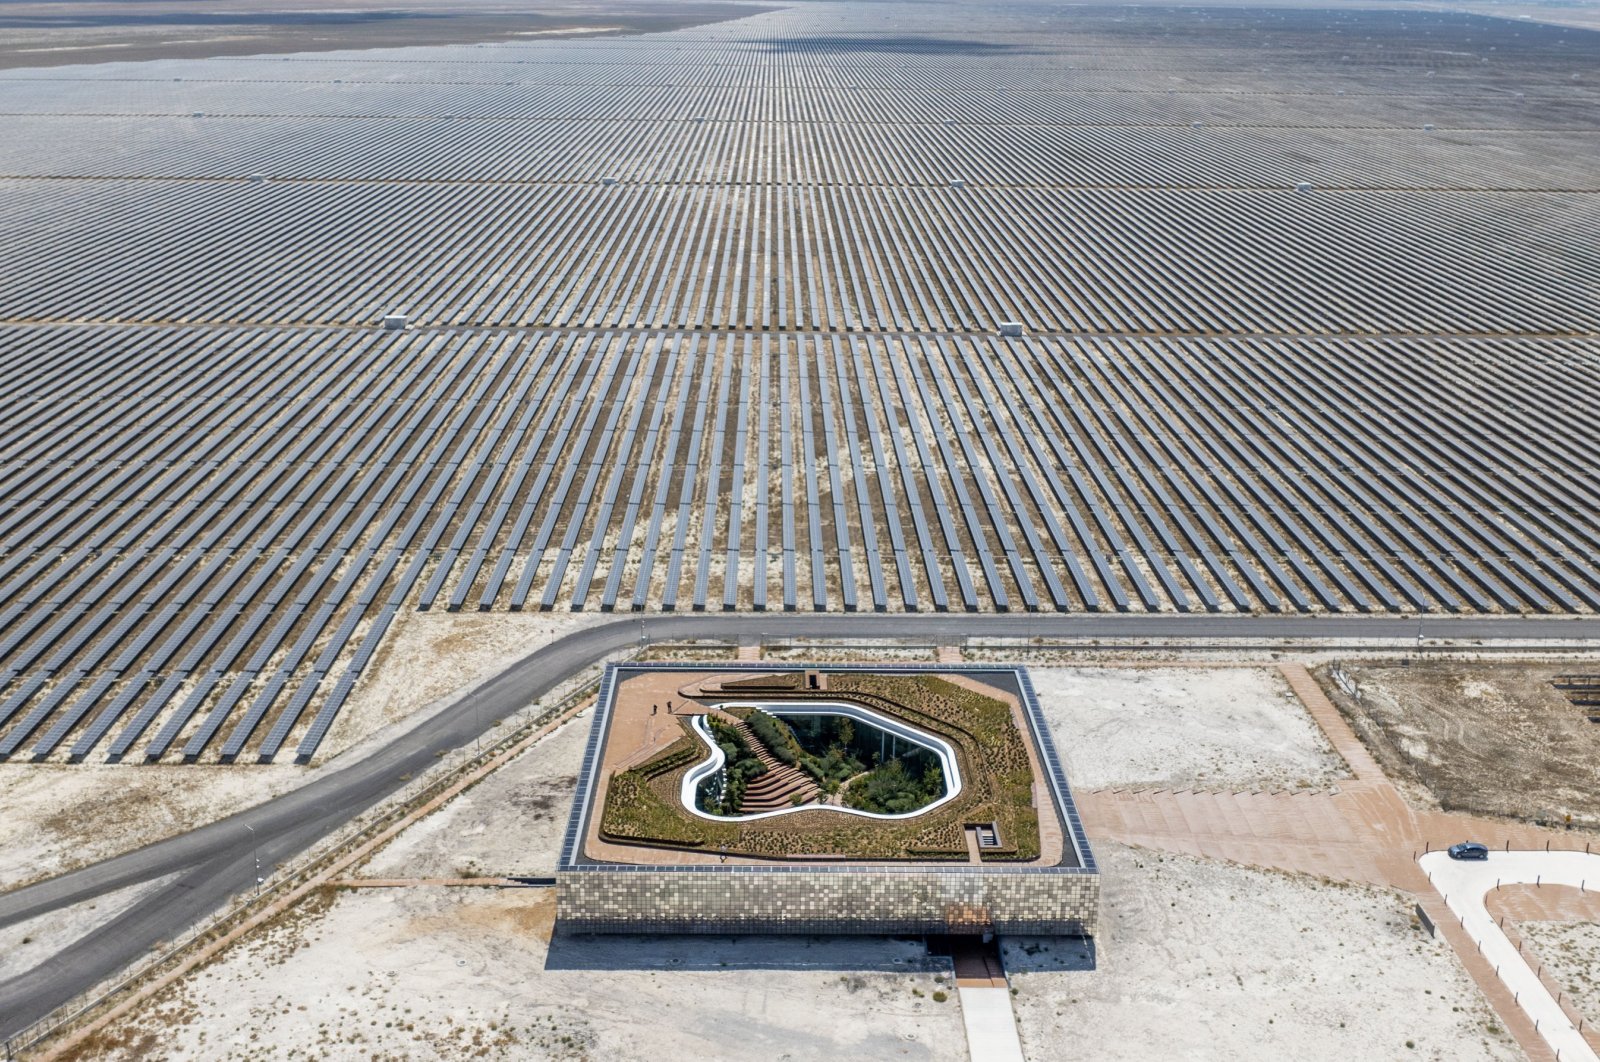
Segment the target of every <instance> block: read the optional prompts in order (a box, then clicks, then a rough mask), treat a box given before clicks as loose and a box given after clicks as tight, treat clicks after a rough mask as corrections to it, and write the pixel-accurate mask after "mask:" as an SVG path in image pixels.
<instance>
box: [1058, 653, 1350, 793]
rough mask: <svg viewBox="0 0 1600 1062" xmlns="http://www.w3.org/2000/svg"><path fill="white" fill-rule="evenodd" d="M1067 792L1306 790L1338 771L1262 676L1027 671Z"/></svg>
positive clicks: (1317, 738)
mask: <svg viewBox="0 0 1600 1062" xmlns="http://www.w3.org/2000/svg"><path fill="white" fill-rule="evenodd" d="M1030 675H1031V677H1032V679H1033V685H1034V690H1035V692H1037V694H1038V697H1039V706H1040V709H1041V710H1042V711H1043V712H1044V716H1045V719H1046V720H1047V721H1048V722H1049V724H1050V729H1051V731H1052V734H1053V736H1054V738H1055V743H1056V749H1057V751H1058V752H1059V753H1060V755H1061V759H1062V763H1063V764H1064V766H1065V767H1066V771H1067V781H1068V782H1069V783H1070V784H1071V785H1073V786H1074V787H1076V788H1082V789H1104V788H1110V787H1113V786H1116V787H1142V788H1150V789H1158V788H1163V789H1186V788H1195V789H1278V790H1284V789H1312V788H1325V787H1326V786H1328V785H1329V784H1331V783H1332V782H1334V781H1335V780H1337V779H1339V778H1345V777H1348V772H1347V771H1346V770H1345V766H1344V764H1343V763H1342V762H1341V761H1340V759H1339V757H1338V756H1337V755H1336V754H1335V753H1334V751H1333V749H1332V748H1331V747H1330V746H1329V745H1328V743H1327V740H1326V739H1325V738H1323V736H1322V733H1321V732H1320V731H1319V730H1318V729H1317V727H1316V724H1315V723H1313V722H1312V720H1311V717H1310V716H1308V715H1307V714H1306V711H1305V708H1304V707H1302V706H1301V704H1300V701H1299V700H1298V699H1297V698H1296V697H1295V696H1294V694H1293V693H1292V692H1290V690H1289V686H1288V684H1287V683H1286V682H1285V681H1284V680H1283V677H1282V676H1281V675H1279V674H1278V673H1277V672H1276V671H1274V670H1271V669H1269V668H1230V667H1198V668H1183V667H1165V668H1162V667H1145V668H1115V667H1105V668H1035V669H1032V670H1031V671H1030Z"/></svg>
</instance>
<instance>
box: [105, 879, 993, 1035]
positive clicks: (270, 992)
mask: <svg viewBox="0 0 1600 1062" xmlns="http://www.w3.org/2000/svg"><path fill="white" fill-rule="evenodd" d="M554 913H555V905H554V895H553V893H551V892H549V891H547V890H522V889H513V890H489V889H442V888H410V889H356V890H349V891H345V892H342V893H339V894H337V896H336V898H334V899H333V900H332V902H331V904H329V905H327V908H326V910H325V911H321V912H318V911H316V910H314V909H312V910H308V911H307V912H306V913H305V914H304V915H303V916H302V917H300V918H298V919H295V920H291V921H289V922H287V923H285V924H284V925H282V926H280V927H278V928H276V929H274V930H273V931H272V932H271V933H268V934H264V935H262V936H260V937H257V938H255V939H254V940H252V941H250V942H249V943H247V944H245V945H244V946H242V947H240V948H238V949H235V950H234V951H232V952H230V953H229V954H228V955H226V956H225V957H224V958H223V959H221V960H220V961H219V962H217V963H215V964H213V965H211V966H209V967H207V968H206V969H205V970H204V971H203V972H201V973H200V974H198V975H196V976H195V977H193V978H190V979H189V980H188V981H186V982H184V983H183V984H182V985H180V986H179V987H178V988H177V989H175V990H174V991H173V992H170V993H168V995H166V996H165V997H163V998H162V999H161V1000H159V1001H158V1002H157V1003H156V1004H154V1005H153V1006H151V1007H148V1008H147V1009H146V1010H145V1011H144V1012H143V1013H142V1014H141V1016H140V1017H139V1018H138V1019H136V1020H135V1021H133V1022H131V1023H128V1024H125V1025H123V1026H120V1027H118V1028H117V1029H116V1030H115V1031H114V1033H113V1035H111V1036H109V1037H107V1038H105V1039H103V1040H102V1041H100V1042H99V1043H97V1044H95V1045H92V1052H91V1053H92V1054H93V1057H95V1058H97V1059H106V1060H124V1059H137V1058H163V1059H205V1060H207V1062H212V1060H221V1059H250V1060H251V1062H255V1060H258V1059H287V1058H310V1057H317V1058H339V1057H343V1058H351V1057H366V1058H378V1057H384V1058H405V1059H408V1060H409V1059H451V1060H454V1059H460V1058H471V1057H480V1058H517V1059H642V1058H663V1059H669V1058H705V1059H740V1060H748V1059H751V1058H763V1057H765V1058H773V1059H780V1058H781V1059H793V1060H801V1059H841V1058H861V1059H874V1060H876V1059H918V1060H928V1062H943V1060H949V1062H955V1060H958V1059H960V1060H965V1059H966V1057H967V1046H966V1038H965V1035H964V1033H963V1031H962V1026H961V1012H960V1009H959V1005H958V1003H957V1002H956V1000H955V998H954V997H955V993H954V992H953V991H951V992H950V993H949V996H950V998H949V999H948V1000H946V1001H944V1002H938V1001H936V1000H935V999H934V993H935V992H937V991H940V990H941V988H940V984H941V981H943V980H947V978H948V974H947V972H946V970H947V967H946V965H945V962H946V960H937V961H936V962H930V961H929V960H926V959H925V958H923V957H922V956H923V949H922V947H921V945H920V944H912V943H907V942H897V941H885V940H878V939H862V940H847V939H846V940H841V939H826V940H824V939H817V938H809V939H808V938H793V939H789V938H781V939H780V938H764V937H739V938H651V937H622V938H615V939H608V938H604V937H592V938H582V939H567V938H557V939H556V941H555V942H554V944H552V943H551V941H550V931H551V921H552V919H553V917H554ZM936 978H938V979H941V980H936ZM945 987H946V988H948V987H949V986H948V985H947V984H946V985H945ZM687 1000H692V1002H693V1005H692V1006H685V1005H683V1004H684V1002H685V1001H687ZM819 1015H826V1020H821V1021H819V1020H818V1018H819Z"/></svg>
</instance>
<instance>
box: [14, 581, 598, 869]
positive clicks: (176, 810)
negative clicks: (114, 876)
mask: <svg viewBox="0 0 1600 1062" xmlns="http://www.w3.org/2000/svg"><path fill="white" fill-rule="evenodd" d="M604 618H605V617H603V616H600V615H598V614H580V615H573V614H570V613H549V614H544V613H514V614H504V613H498V614H493V615H484V614H480V613H447V612H413V613H409V614H407V615H406V616H405V617H404V618H403V619H402V620H401V621H400V622H399V623H397V624H396V625H395V627H394V629H393V630H392V631H390V633H389V635H388V637H387V638H386V639H385V646H384V648H383V650H382V651H381V652H380V653H379V656H378V658H377V659H376V660H375V661H374V663H373V666H372V669H371V670H370V671H369V672H368V676H367V678H366V679H365V680H364V681H363V682H362V684H361V685H360V686H358V687H357V689H356V692H355V694H354V695H353V696H352V697H351V698H350V702H349V703H348V704H347V705H346V706H345V708H344V711H343V712H341V713H340V717H339V720H338V722H336V723H335V724H334V728H333V730H332V731H331V732H330V733H329V735H328V740H327V741H326V742H325V743H324V746H323V748H324V750H325V751H326V756H325V757H323V762H322V763H321V765H320V766H312V767H297V766H295V765H294V764H292V763H275V764H265V765H260V764H254V763H241V764H237V765H233V766H226V765H220V764H189V765H183V764H158V765H153V766H147V765H144V764H141V763H137V762H131V761H130V762H127V763H122V764H100V763H79V764H54V763H41V764H34V763H8V764H6V768H5V770H3V771H0V808H3V809H4V814H0V891H3V890H6V889H11V888H15V887H17V886H19V885H24V884H27V883H29V882H32V881H37V880H40V879H41V878H47V877H51V876H53V875H55V874H60V873H62V872H63V871H67V870H71V869H73V868H75V867H80V866H84V865H86V864H89V863H93V862H96V861H98V860H101V859H106V858H108V857H110V856H113V855H118V854H120V853H122V852H127V851H132V850H133V849H135V848H139V847H142V846H144V845H147V844H150V843H151V842H154V841H158V840H161V839H162V838H164V837H170V836H173V835H175V834H178V833H182V832H184V831H185V830H190V829H193V828H195V827H196V826H200V825H203V824H205V823H207V822H214V821H216V820H217V819H220V818H225V817H226V816H228V815H231V814H233V813H234V812H236V811H241V810H243V809H244V808H247V807H251V806H253V805H255V804H259V803H261V802H262V801H265V800H269V799H271V798H272V797H275V796H277V795H279V794H280V793H284V792H286V791H288V790H290V789H293V788H295V787H296V786H300V785H304V784H305V783H306V782H308V781H310V780H311V779H312V778H313V777H315V776H316V775H317V773H318V772H319V771H325V770H328V769H330V768H334V769H336V768H337V767H338V766H339V765H340V759H338V758H337V754H339V753H343V754H344V755H345V756H346V757H350V758H355V757H359V756H362V755H364V754H365V753H366V752H368V751H369V750H370V749H371V748H372V747H374V746H375V745H378V744H381V743H382V742H384V741H386V740H388V739H389V738H390V737H391V736H392V735H393V734H394V733H395V732H396V731H397V730H398V729H400V728H404V727H407V726H412V725H415V723H416V722H418V721H419V720H421V719H422V718H425V717H426V716H428V715H431V714H433V713H436V712H439V711H442V710H444V709H445V708H447V707H448V706H449V705H450V704H452V703H453V702H454V701H455V700H456V699H457V698H458V697H459V696H460V695H461V694H462V693H464V692H465V691H466V690H468V689H470V688H472V687H473V686H475V685H477V684H479V683H481V682H483V681H484V680H486V679H488V678H490V677H492V676H493V675H495V674H497V673H499V672H500V671H502V670H503V669H505V668H506V667H508V666H509V665H510V664H512V663H514V662H515V661H517V660H519V659H521V658H522V657H523V656H526V655H527V654H528V653H530V652H532V651H533V650H534V649H536V648H538V647H539V646H541V645H543V644H545V643H547V642H549V641H551V640H553V639H555V638H558V637H560V636H561V635H563V634H566V633H568V632H569V631H572V630H576V629H578V628H579V627H581V626H584V625H586V624H591V623H596V622H600V621H602V620H604ZM346 762H348V761H346ZM563 814H564V813H563Z"/></svg>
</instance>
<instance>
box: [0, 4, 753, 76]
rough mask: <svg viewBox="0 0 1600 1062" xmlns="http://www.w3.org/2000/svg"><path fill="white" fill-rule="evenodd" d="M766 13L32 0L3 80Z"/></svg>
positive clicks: (6, 36) (610, 30) (648, 28)
mask: <svg viewBox="0 0 1600 1062" xmlns="http://www.w3.org/2000/svg"><path fill="white" fill-rule="evenodd" d="M763 10H766V9H765V8H761V7H755V6H744V5H740V4H731V3H717V2H715V0H690V2H685V3H677V2H673V3H665V2H662V0H617V2H612V3H608V4H606V5H604V6H603V7H598V8H597V7H596V6H595V5H593V4H587V3H581V2H579V0H476V2H473V3H469V4H464V5H455V4H439V3H436V2H432V0H381V2H379V0H344V2H341V3H339V4H337V5H329V6H328V7H327V8H325V9H323V10H317V9H316V8H314V7H312V6H309V5H301V6H288V7H285V6H282V5H278V4H274V3H271V2H270V0H209V2H208V3H206V4H205V5H204V7H203V10H201V9H200V7H199V6H198V5H195V4H192V3H185V2H181V0H87V2H79V0H35V2H28V0H21V2H15V0H13V2H7V3H4V4H0V70H5V69H12V68H17V67H39V66H62V65H67V64H74V63H105V62H131V61H143V60H148V59H199V58H207V57H211V56H231V55H261V54H267V53H277V52H326V51H336V50H342V49H349V48H403V47H408V46H413V45H425V44H427V45H431V44H469V43H477V42H490V41H519V40H537V39H539V38H540V37H547V36H548V37H593V36H600V35H611V34H624V33H659V32H663V31H666V30H674V29H682V28H684V27H686V26H696V25H701V24H704V23H707V22H721V21H723V20H725V19H730V18H744V17H746V16H747V15H753V14H758V13H760V12H761V11H763Z"/></svg>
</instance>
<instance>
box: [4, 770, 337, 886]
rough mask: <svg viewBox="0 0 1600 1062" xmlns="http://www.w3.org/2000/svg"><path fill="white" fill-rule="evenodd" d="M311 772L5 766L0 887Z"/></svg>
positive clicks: (135, 844)
mask: <svg viewBox="0 0 1600 1062" xmlns="http://www.w3.org/2000/svg"><path fill="white" fill-rule="evenodd" d="M309 777H310V773H309V772H307V771H306V770H305V769H304V768H296V767H288V766H284V767H279V766H272V767H254V766H239V767H222V766H206V765H200V764H195V765H191V766H166V765H162V766H155V767H145V766H139V765H135V764H90V763H80V764H72V765H65V764H53V763H44V764H32V763H28V764H21V763H18V764H7V765H6V769H5V770H4V771H0V808H4V809H5V811H4V814H0V891H3V890H6V889H12V888H15V887H17V886H19V885H25V884H28V883H29V882H32V881H38V880H40V879H41V878H48V877H52V876H54V875H56V874H60V873H62V872H64V871H67V870H72V869H73V868H75V867H80V866H85V865H87V864H89V863H94V862H97V861H99V860H101V859H106V858H109V857H111V856H114V855H119V854H121V853H123V852H129V851H132V850H133V849H135V848H141V847H143V846H144V845H147V844H150V843H151V842H153V841H159V840H161V839H162V838H163V837H170V836H173V835H174V834H179V833H183V832H184V831H186V830H191V829H193V828H194V827H196V826H200V825H203V824H204V823H207V822H214V821H216V820H217V819H220V818H226V817H227V816H229V815H231V814H233V813H234V812H236V811H240V810H243V809H244V808H247V807H250V806H251V805H253V804H259V803H261V802H262V801H264V800H268V799H270V798H272V797H274V796H277V795H278V794H279V793H283V792H285V791H287V790H289V789H293V788H294V787H295V786H297V785H301V784H303V783H304V782H305V781H307V780H308V779H309Z"/></svg>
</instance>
